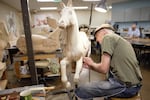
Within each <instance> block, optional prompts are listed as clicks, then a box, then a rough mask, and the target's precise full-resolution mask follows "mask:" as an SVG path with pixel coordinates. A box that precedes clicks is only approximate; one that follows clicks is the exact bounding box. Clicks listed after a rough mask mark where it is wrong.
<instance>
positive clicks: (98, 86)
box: [75, 24, 142, 100]
mask: <svg viewBox="0 0 150 100" xmlns="http://www.w3.org/2000/svg"><path fill="white" fill-rule="evenodd" d="M95 37H96V41H97V42H99V43H100V44H101V51H102V56H101V62H100V63H95V62H94V61H93V60H92V59H91V58H89V57H85V58H84V59H83V61H84V67H85V68H89V69H92V70H95V71H97V72H100V73H103V74H107V79H106V80H104V81H97V82H90V83H87V84H84V86H79V87H78V88H77V89H76V90H75V94H76V96H77V97H79V98H81V99H84V100H92V99H93V98H94V97H112V96H113V97H132V96H134V95H136V94H137V93H138V91H139V90H140V88H141V81H142V75H141V72H140V68H139V65H138V61H137V59H136V55H135V52H134V50H133V48H132V46H131V44H130V43H129V42H128V41H126V40H125V39H123V38H122V37H120V36H119V35H117V34H115V33H114V29H113V28H112V26H111V25H109V24H102V25H101V26H100V27H99V28H97V29H96V31H95Z"/></svg>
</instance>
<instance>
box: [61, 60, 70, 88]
mask: <svg viewBox="0 0 150 100" xmlns="http://www.w3.org/2000/svg"><path fill="white" fill-rule="evenodd" d="M68 63H69V61H68V60H67V58H64V59H63V60H61V61H60V65H61V81H62V82H63V83H64V85H65V87H66V88H70V87H71V84H70V82H68V79H67V73H66V66H67V64H68Z"/></svg>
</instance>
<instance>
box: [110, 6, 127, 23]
mask: <svg viewBox="0 0 150 100" xmlns="http://www.w3.org/2000/svg"><path fill="white" fill-rule="evenodd" d="M124 17H125V10H124V9H114V10H112V20H113V21H114V22H122V21H124V19H125V18H124Z"/></svg>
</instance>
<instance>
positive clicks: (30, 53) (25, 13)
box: [21, 0, 38, 85]
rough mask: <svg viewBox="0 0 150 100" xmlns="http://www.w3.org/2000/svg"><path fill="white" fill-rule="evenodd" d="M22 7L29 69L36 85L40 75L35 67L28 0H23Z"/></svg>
mask: <svg viewBox="0 0 150 100" xmlns="http://www.w3.org/2000/svg"><path fill="white" fill-rule="evenodd" d="M21 8H22V17H23V25H24V33H25V39H26V46H27V55H28V64H29V69H30V74H31V81H32V84H33V85H34V84H38V77H37V69H36V68H35V63H34V54H33V45H32V38H31V29H30V19H29V11H28V0H21Z"/></svg>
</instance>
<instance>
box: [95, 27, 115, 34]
mask: <svg viewBox="0 0 150 100" xmlns="http://www.w3.org/2000/svg"><path fill="white" fill-rule="evenodd" d="M102 29H109V30H112V31H115V29H114V28H113V27H112V26H111V25H110V24H102V25H101V26H100V27H98V28H96V29H95V32H94V36H95V35H96V33H97V32H98V31H100V30H102Z"/></svg>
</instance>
